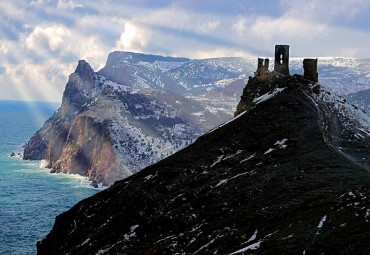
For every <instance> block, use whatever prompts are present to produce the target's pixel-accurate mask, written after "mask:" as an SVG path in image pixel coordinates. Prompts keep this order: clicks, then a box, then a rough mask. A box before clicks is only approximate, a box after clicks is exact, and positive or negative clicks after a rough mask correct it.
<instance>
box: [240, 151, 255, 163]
mask: <svg viewBox="0 0 370 255" xmlns="http://www.w3.org/2000/svg"><path fill="white" fill-rule="evenodd" d="M255 155H256V153H254V154H253V155H252V156H249V157H248V158H245V159H243V160H242V161H240V162H239V163H243V162H246V161H248V160H250V159H252V158H253V157H254V156H255Z"/></svg>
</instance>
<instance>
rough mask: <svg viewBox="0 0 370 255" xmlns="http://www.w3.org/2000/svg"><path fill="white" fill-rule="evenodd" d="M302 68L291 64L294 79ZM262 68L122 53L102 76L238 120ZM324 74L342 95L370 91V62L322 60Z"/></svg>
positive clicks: (242, 62)
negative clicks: (167, 94) (249, 88)
mask: <svg viewBox="0 0 370 255" xmlns="http://www.w3.org/2000/svg"><path fill="white" fill-rule="evenodd" d="M270 59H271V60H272V59H273V58H272V57H270ZM272 62H273V61H270V63H272ZM302 62H303V58H291V59H290V65H289V67H290V73H291V74H303V66H302ZM256 67H257V59H256V58H242V57H225V58H210V59H186V58H172V57H162V56H156V55H145V54H138V53H133V52H121V51H116V52H112V53H110V54H109V56H108V60H107V63H106V65H105V67H104V68H103V69H102V70H100V71H99V73H100V74H102V75H104V76H105V77H107V78H109V79H111V80H113V81H115V82H117V83H120V84H125V85H128V86H132V87H135V88H148V87H151V88H156V89H165V90H169V91H172V92H174V93H177V94H181V95H184V96H186V97H190V98H192V99H194V100H196V101H198V102H200V103H202V104H203V105H205V106H212V107H213V108H216V109H219V110H222V111H224V112H225V113H227V114H230V115H232V113H233V112H234V110H235V109H234V107H235V104H236V103H237V102H238V101H239V99H240V96H241V94H242V90H243V88H244V86H245V84H246V83H247V80H248V77H249V76H253V75H254V72H255V71H256ZM272 69H273V64H270V70H272ZM318 72H319V82H320V84H321V85H322V86H324V87H327V88H329V89H331V90H332V91H334V92H335V93H338V94H341V95H346V94H349V93H354V92H358V91H362V90H366V89H370V59H357V58H337V57H326V58H318Z"/></svg>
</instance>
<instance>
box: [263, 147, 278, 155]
mask: <svg viewBox="0 0 370 255" xmlns="http://www.w3.org/2000/svg"><path fill="white" fill-rule="evenodd" d="M274 150H275V149H273V148H270V149H268V150H267V151H265V153H263V154H264V155H266V154H269V153H270V152H272V151H274Z"/></svg>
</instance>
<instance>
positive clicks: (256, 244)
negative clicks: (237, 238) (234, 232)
mask: <svg viewBox="0 0 370 255" xmlns="http://www.w3.org/2000/svg"><path fill="white" fill-rule="evenodd" d="M261 243H262V241H259V242H257V243H253V244H251V245H248V246H247V247H245V248H243V249H240V250H237V251H235V252H233V253H230V255H233V254H238V253H242V252H246V251H248V250H257V249H258V248H259V247H260V244H261Z"/></svg>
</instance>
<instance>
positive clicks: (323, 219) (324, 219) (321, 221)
mask: <svg viewBox="0 0 370 255" xmlns="http://www.w3.org/2000/svg"><path fill="white" fill-rule="evenodd" d="M325 221H326V215H325V216H324V217H322V218H321V220H320V222H319V225H318V226H317V231H316V235H318V234H319V232H320V229H321V228H322V226H323V225H324V222H325Z"/></svg>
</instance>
